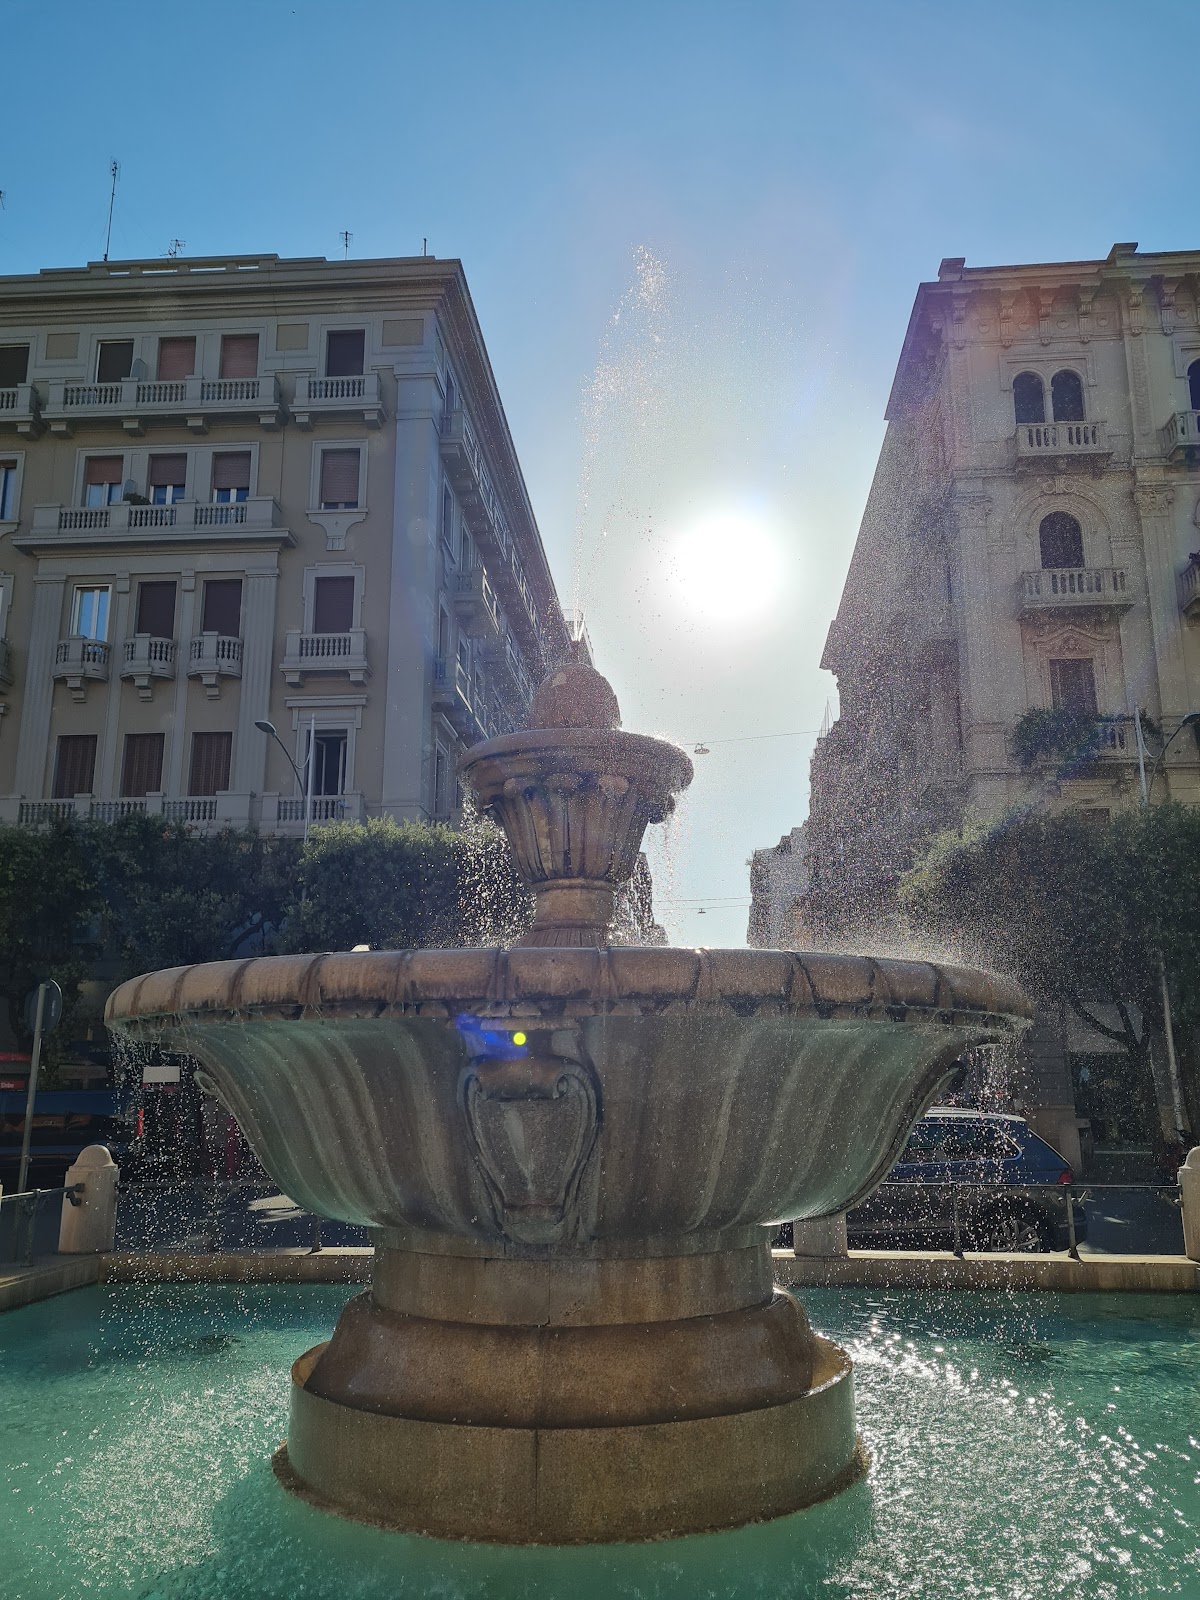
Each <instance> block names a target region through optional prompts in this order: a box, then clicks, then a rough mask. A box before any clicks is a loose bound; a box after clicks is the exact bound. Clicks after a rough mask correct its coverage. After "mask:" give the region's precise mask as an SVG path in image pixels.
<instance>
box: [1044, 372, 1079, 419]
mask: <svg viewBox="0 0 1200 1600" xmlns="http://www.w3.org/2000/svg"><path fill="white" fill-rule="evenodd" d="M1050 401H1051V404H1052V405H1053V407H1054V420H1055V422H1082V421H1083V384H1082V383H1081V382H1080V381H1079V374H1078V373H1077V372H1072V371H1070V369H1069V368H1064V369H1063V371H1062V372H1056V373H1055V374H1054V376H1053V377H1052V378H1051V379H1050Z"/></svg>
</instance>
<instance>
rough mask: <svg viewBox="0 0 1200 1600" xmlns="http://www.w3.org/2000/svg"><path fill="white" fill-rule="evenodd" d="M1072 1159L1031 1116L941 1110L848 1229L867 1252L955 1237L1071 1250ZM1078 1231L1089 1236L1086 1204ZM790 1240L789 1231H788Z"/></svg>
mask: <svg viewBox="0 0 1200 1600" xmlns="http://www.w3.org/2000/svg"><path fill="white" fill-rule="evenodd" d="M1073 1181H1074V1173H1073V1172H1072V1170H1071V1167H1070V1164H1069V1163H1068V1162H1067V1161H1066V1160H1064V1158H1063V1157H1062V1156H1061V1155H1059V1153H1058V1151H1057V1150H1055V1149H1053V1148H1052V1147H1051V1146H1050V1145H1048V1144H1047V1143H1046V1141H1045V1140H1044V1139H1040V1138H1039V1137H1038V1135H1037V1134H1036V1133H1034V1131H1033V1129H1032V1128H1031V1127H1030V1126H1029V1124H1028V1123H1027V1122H1026V1121H1025V1119H1024V1117H1017V1116H1010V1115H1007V1114H1004V1113H1000V1112H990V1111H970V1110H963V1109H959V1108H958V1107H952V1106H937V1107H934V1109H933V1110H931V1111H928V1112H926V1114H925V1115H924V1116H923V1117H922V1118H921V1119H920V1121H919V1122H918V1123H917V1124H916V1125H915V1127H914V1128H913V1130H912V1132H911V1133H910V1134H909V1136H908V1143H907V1144H906V1145H905V1147H904V1149H903V1151H902V1152H901V1154H900V1159H899V1160H898V1161H897V1162H896V1165H895V1166H894V1167H893V1168H892V1170H891V1171H890V1172H889V1173H888V1175H887V1178H886V1179H885V1180H884V1182H883V1183H882V1184H880V1186H879V1188H878V1189H876V1190H875V1192H874V1194H872V1195H871V1196H869V1198H868V1199H867V1200H865V1201H864V1202H863V1204H862V1205H860V1206H856V1207H855V1209H854V1210H853V1211H851V1212H849V1213H848V1214H847V1217H846V1234H847V1237H848V1239H849V1241H850V1243H851V1244H853V1245H857V1246H859V1247H860V1248H871V1247H878V1248H883V1249H889V1248H890V1249H896V1248H914V1249H920V1248H922V1247H926V1246H944V1245H946V1244H948V1243H949V1242H950V1241H951V1240H952V1239H953V1236H954V1211H955V1204H956V1202H957V1208H958V1216H959V1228H960V1237H961V1240H962V1243H963V1245H964V1246H965V1247H966V1248H967V1249H969V1250H1065V1249H1066V1248H1067V1247H1068V1245H1069V1243H1070V1239H1069V1234H1068V1227H1067V1207H1066V1197H1065V1195H1064V1194H1063V1192H1062V1189H1063V1185H1064V1184H1068V1183H1071V1182H1073ZM1074 1213H1075V1237H1076V1239H1077V1240H1080V1241H1081V1240H1083V1239H1085V1238H1086V1237H1087V1221H1086V1218H1085V1216H1084V1210H1083V1207H1082V1205H1076V1206H1075V1207H1074ZM785 1238H786V1239H787V1242H788V1243H790V1229H789V1230H788V1234H787V1235H785Z"/></svg>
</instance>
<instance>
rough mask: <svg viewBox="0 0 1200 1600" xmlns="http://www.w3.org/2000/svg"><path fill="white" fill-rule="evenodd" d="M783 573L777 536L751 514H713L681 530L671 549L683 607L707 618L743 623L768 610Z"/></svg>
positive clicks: (733, 512)
mask: <svg viewBox="0 0 1200 1600" xmlns="http://www.w3.org/2000/svg"><path fill="white" fill-rule="evenodd" d="M782 575H783V549H782V545H781V541H780V539H779V536H778V534H777V533H776V532H775V530H774V529H773V528H772V527H771V526H770V524H769V523H768V522H767V521H766V519H765V518H763V517H762V516H759V515H755V514H754V513H752V512H747V511H740V510H739V511H719V512H713V513H712V514H710V515H709V516H706V517H704V518H703V519H702V520H701V521H699V522H696V523H693V524H692V525H691V526H690V527H689V528H686V529H684V530H683V531H682V532H681V533H680V534H679V535H678V537H677V538H676V540H675V541H674V544H673V547H672V550H671V578H672V580H673V584H674V586H675V587H676V589H677V591H678V593H679V596H680V598H681V600H682V602H683V605H684V607H685V608H686V610H688V611H689V612H690V613H691V614H692V615H693V616H696V617H702V618H703V619H704V620H706V621H710V622H716V623H737V622H744V621H745V620H746V619H747V618H749V617H754V616H758V615H760V614H761V613H763V612H764V611H767V610H769V609H770V607H771V605H772V603H773V602H774V600H775V598H776V596H777V594H778V590H779V583H780V579H781V577H782Z"/></svg>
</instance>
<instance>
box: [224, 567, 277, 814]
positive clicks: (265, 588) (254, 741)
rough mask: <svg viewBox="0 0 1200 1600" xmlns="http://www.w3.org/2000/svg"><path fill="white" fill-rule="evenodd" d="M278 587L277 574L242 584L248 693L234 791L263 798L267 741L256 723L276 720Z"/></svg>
mask: <svg viewBox="0 0 1200 1600" xmlns="http://www.w3.org/2000/svg"><path fill="white" fill-rule="evenodd" d="M278 587H279V573H278V572H277V571H272V572H247V573H246V575H245V577H244V578H243V579H242V688H241V695H240V696H239V700H238V725H237V741H236V746H235V749H234V757H233V775H232V778H231V780H230V788H231V789H234V790H236V791H238V792H240V793H243V794H244V793H253V794H261V793H262V791H263V787H264V785H265V783H266V778H267V740H266V737H265V735H263V734H261V733H260V732H259V731H258V729H257V728H256V727H255V726H254V724H255V722H256V721H259V720H260V719H266V718H268V717H269V716H270V715H271V672H272V668H273V666H274V661H275V601H276V592H277V590H278Z"/></svg>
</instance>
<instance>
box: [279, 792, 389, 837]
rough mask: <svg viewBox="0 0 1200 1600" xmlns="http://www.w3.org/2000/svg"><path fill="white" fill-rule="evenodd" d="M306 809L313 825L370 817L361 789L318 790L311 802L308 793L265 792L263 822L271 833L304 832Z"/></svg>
mask: <svg viewBox="0 0 1200 1600" xmlns="http://www.w3.org/2000/svg"><path fill="white" fill-rule="evenodd" d="M306 811H307V813H308V823H309V826H310V827H320V826H322V824H325V823H330V822H365V821H366V820H367V803H366V799H365V797H364V796H363V795H362V794H361V793H358V792H354V793H350V794H315V795H313V797H312V799H311V800H310V801H307V802H306V800H305V797H304V795H279V794H264V795H263V797H262V808H261V813H260V818H259V825H260V827H261V828H262V830H263V831H264V832H267V833H288V834H302V833H303V832H304V818H305V812H306Z"/></svg>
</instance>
